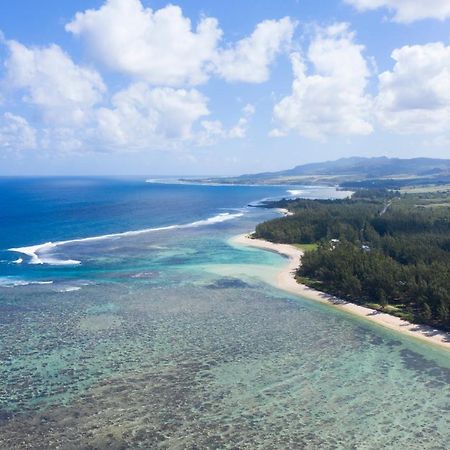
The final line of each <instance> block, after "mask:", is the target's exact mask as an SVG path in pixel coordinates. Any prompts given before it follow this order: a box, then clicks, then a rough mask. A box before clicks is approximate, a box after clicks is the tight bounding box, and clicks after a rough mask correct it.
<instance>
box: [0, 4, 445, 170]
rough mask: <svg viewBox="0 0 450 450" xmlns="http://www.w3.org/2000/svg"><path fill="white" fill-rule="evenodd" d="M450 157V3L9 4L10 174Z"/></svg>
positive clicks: (3, 96)
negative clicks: (355, 157) (378, 158)
mask: <svg viewBox="0 0 450 450" xmlns="http://www.w3.org/2000/svg"><path fill="white" fill-rule="evenodd" d="M382 155H384V156H389V157H401V158H411V157H418V156H427V157H438V158H450V0H427V1H418V0H327V1H321V2H318V1H316V0H283V1H282V2H276V1H273V0H258V1H252V2H250V1H248V2H243V1H242V0H240V1H236V0H228V1H226V2H225V1H217V0H203V1H201V2H200V1H198V0H197V1H195V0H179V1H174V2H173V3H167V2H165V1H160V0H158V1H156V0H155V1H153V0H77V1H76V2H75V1H69V0H40V1H39V2H36V1H33V2H30V1H29V0H15V1H14V2H10V1H8V2H6V1H4V2H0V175H5V176H10V175H156V176H157V175H159V176H162V175H235V174H241V173H253V172H261V171H275V170H281V169H286V168H290V167H293V166H295V165H298V164H303V163H309V162H316V161H325V160H334V159H337V158H341V157H349V156H368V157H369V156H382Z"/></svg>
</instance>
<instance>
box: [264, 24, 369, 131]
mask: <svg viewBox="0 0 450 450" xmlns="http://www.w3.org/2000/svg"><path fill="white" fill-rule="evenodd" d="M363 51H364V46H362V45H359V44H357V43H355V35H354V33H352V32H351V31H350V30H349V28H348V25H347V24H343V23H338V24H335V25H333V26H331V27H328V28H325V29H318V30H317V34H316V35H315V36H314V38H313V40H312V42H311V43H310V45H309V48H308V51H307V55H306V57H303V56H301V55H300V54H299V53H294V54H292V56H291V60H292V68H293V73H294V81H293V84H292V93H291V95H289V96H287V97H285V98H283V99H282V100H281V101H280V102H279V103H278V104H276V105H275V107H274V119H275V121H276V123H277V127H276V128H275V129H273V130H272V131H271V135H272V136H282V135H285V134H287V133H288V132H289V131H291V130H293V131H296V132H298V133H299V134H300V135H302V136H305V137H308V138H312V139H319V140H321V139H325V138H326V137H327V136H332V135H366V134H370V133H371V132H372V131H373V129H372V125H371V124H370V122H369V114H370V107H371V99H370V98H369V96H368V95H367V94H366V93H365V89H366V86H367V82H368V77H369V75H370V71H369V67H368V64H367V61H366V60H365V58H364V56H363ZM308 65H309V67H308Z"/></svg>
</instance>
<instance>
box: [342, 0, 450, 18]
mask: <svg viewBox="0 0 450 450" xmlns="http://www.w3.org/2000/svg"><path fill="white" fill-rule="evenodd" d="M344 1H345V2H346V3H348V4H350V5H352V6H354V7H356V8H357V9H358V10H359V11H367V10H374V9H378V8H387V9H388V10H390V11H392V12H393V13H394V17H393V19H394V21H396V22H402V23H411V22H414V21H416V20H422V19H439V20H445V19H447V18H448V17H450V2H449V1H448V0H344Z"/></svg>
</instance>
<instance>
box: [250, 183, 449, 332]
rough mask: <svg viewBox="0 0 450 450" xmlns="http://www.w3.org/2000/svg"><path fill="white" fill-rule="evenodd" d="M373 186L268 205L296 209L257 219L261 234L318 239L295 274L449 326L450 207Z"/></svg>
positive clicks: (297, 239)
mask: <svg viewBox="0 0 450 450" xmlns="http://www.w3.org/2000/svg"><path fill="white" fill-rule="evenodd" d="M369 192H370V194H368V195H365V192H364V191H361V192H358V194H357V195H356V196H354V197H353V198H352V199H348V200H337V201H321V200H295V201H286V200H285V201H282V202H280V203H277V204H274V205H271V206H277V207H287V208H288V209H289V210H291V211H292V212H293V213H294V215H292V216H287V217H284V218H280V219H275V220H272V221H269V222H265V223H263V224H260V225H258V227H257V229H256V235H257V237H260V238H264V239H268V240H270V241H273V242H283V243H312V242H318V243H319V245H318V248H317V250H315V251H310V252H306V254H305V255H304V257H303V259H302V266H301V267H300V269H299V271H298V275H300V276H302V277H307V279H311V280H315V281H319V282H321V288H322V289H323V290H325V291H327V292H329V293H332V294H335V295H338V296H340V297H344V298H346V299H349V300H351V301H353V302H356V303H378V304H380V305H381V306H382V307H385V306H387V305H388V304H389V305H393V306H396V307H398V308H399V310H401V311H403V313H406V314H407V315H408V318H410V319H411V320H413V321H416V322H420V323H427V324H430V325H433V326H437V327H440V328H443V329H447V330H450V313H449V310H450V208H439V209H437V208H436V209H435V208H417V207H416V206H415V202H414V201H412V200H414V199H411V196H409V197H408V196H406V197H402V198H396V199H392V198H390V197H392V194H390V193H386V192H383V191H381V192H377V193H376V195H374V192H373V191H369ZM391 203H392V204H391ZM388 204H389V207H388V208H387V209H386V206H387V205H388ZM332 240H333V242H332ZM336 240H338V242H337V243H336Z"/></svg>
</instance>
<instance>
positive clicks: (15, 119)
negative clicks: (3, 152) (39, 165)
mask: <svg viewBox="0 0 450 450" xmlns="http://www.w3.org/2000/svg"><path fill="white" fill-rule="evenodd" d="M0 148H3V149H7V150H32V149H35V148H36V132H35V130H34V129H33V128H32V127H31V126H30V124H29V123H28V121H27V120H26V119H24V118H23V117H21V116H17V115H15V114H12V113H9V112H5V113H3V114H2V115H1V116H0Z"/></svg>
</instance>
